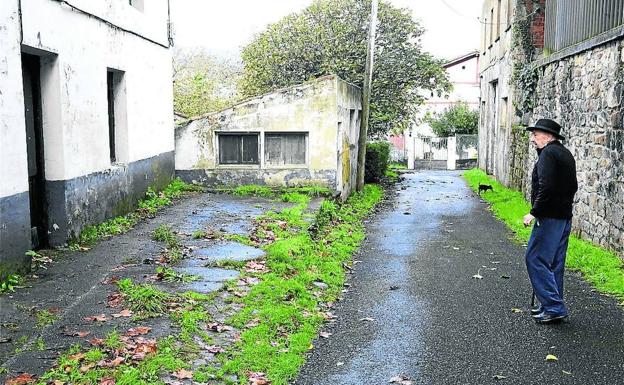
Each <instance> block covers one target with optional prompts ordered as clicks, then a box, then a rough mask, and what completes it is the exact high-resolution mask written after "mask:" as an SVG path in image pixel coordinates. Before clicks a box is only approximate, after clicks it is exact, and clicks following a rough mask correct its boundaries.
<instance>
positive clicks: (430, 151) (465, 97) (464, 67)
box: [404, 51, 479, 168]
mask: <svg viewBox="0 0 624 385" xmlns="http://www.w3.org/2000/svg"><path fill="white" fill-rule="evenodd" d="M444 68H445V69H446V72H447V74H448V77H449V80H450V82H451V84H452V85H453V90H452V91H451V92H450V94H449V95H448V96H446V97H445V96H437V95H435V94H434V93H433V92H432V93H431V94H430V95H426V97H427V101H426V102H425V103H424V105H423V106H422V108H421V113H420V119H422V118H423V117H425V116H426V115H427V114H435V113H441V112H443V111H444V110H445V109H447V108H449V107H451V106H453V105H456V104H458V103H464V104H467V105H468V106H469V107H470V108H472V109H475V110H476V109H478V108H479V52H478V51H473V52H470V53H467V54H465V55H462V56H460V57H458V58H455V59H453V60H450V61H448V62H447V63H446V64H444ZM420 119H419V120H420ZM404 137H405V151H406V152H407V160H408V167H409V168H417V165H415V163H417V161H418V160H424V159H426V160H435V159H438V160H440V161H441V162H442V164H444V161H445V160H447V159H446V157H447V144H446V142H445V140H446V139H444V140H440V138H436V135H435V134H434V133H433V130H432V129H431V126H429V124H428V123H427V122H424V121H421V122H420V124H418V125H416V126H414V127H413V128H412V129H411V130H409V131H408V132H406V133H405V134H404ZM437 142H440V143H439V144H438V145H436V143H437ZM475 157H476V152H475ZM444 167H446V165H444Z"/></svg>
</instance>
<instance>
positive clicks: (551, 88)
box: [527, 39, 624, 256]
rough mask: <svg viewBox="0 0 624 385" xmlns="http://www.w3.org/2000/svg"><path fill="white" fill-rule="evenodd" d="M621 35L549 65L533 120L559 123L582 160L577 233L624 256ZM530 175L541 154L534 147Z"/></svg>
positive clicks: (541, 81) (542, 72) (544, 71)
mask: <svg viewBox="0 0 624 385" xmlns="http://www.w3.org/2000/svg"><path fill="white" fill-rule="evenodd" d="M622 43H623V41H622V40H621V39H618V40H615V41H612V42H609V43H607V44H604V45H600V46H597V47H594V48H592V49H589V50H586V51H583V52H581V53H578V54H576V55H573V56H569V57H566V58H563V59H561V60H558V61H553V62H551V63H546V64H544V65H543V66H542V67H541V69H540V71H539V72H540V79H539V83H538V87H537V103H536V108H535V110H534V111H533V117H532V119H531V120H532V122H533V121H535V120H537V119H539V118H542V117H545V118H552V119H555V120H556V121H558V122H559V123H560V124H561V125H562V127H563V132H564V135H565V136H566V137H567V140H566V141H565V142H564V144H565V145H566V146H567V147H568V148H569V149H570V151H571V152H572V154H573V155H574V157H575V158H576V162H577V174H578V180H579V191H578V193H577V195H576V200H575V207H574V223H573V229H574V230H573V231H574V232H575V233H576V234H577V235H580V236H581V237H583V238H584V239H588V240H591V241H593V242H595V243H597V244H600V245H602V246H605V247H608V248H611V249H613V250H615V251H617V252H618V253H619V254H620V256H622V255H624V128H623V124H622V118H623V114H622V96H623V94H622V92H623V87H622V82H623V81H624V50H623V44H622ZM529 158H530V160H529V161H528V162H527V173H528V172H530V169H531V168H532V167H533V164H534V161H535V152H534V151H529Z"/></svg>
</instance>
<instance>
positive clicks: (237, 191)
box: [223, 184, 331, 202]
mask: <svg viewBox="0 0 624 385" xmlns="http://www.w3.org/2000/svg"><path fill="white" fill-rule="evenodd" d="M223 191H224V192H230V193H232V194H234V195H241V196H259V197H264V198H279V199H280V200H282V201H284V202H292V200H289V196H290V195H293V194H296V195H302V196H307V197H310V198H312V197H321V196H330V195H331V191H330V190H329V189H328V188H327V187H323V186H301V187H268V186H259V185H253V184H250V185H244V186H238V187H235V188H232V189H228V188H225V189H223Z"/></svg>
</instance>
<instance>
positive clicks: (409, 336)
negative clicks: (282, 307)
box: [296, 171, 624, 385]
mask: <svg viewBox="0 0 624 385" xmlns="http://www.w3.org/2000/svg"><path fill="white" fill-rule="evenodd" d="M405 176H406V179H405V180H404V181H403V182H401V184H400V185H399V186H398V187H397V194H396V197H395V198H394V199H393V201H394V203H393V204H390V205H388V206H387V207H386V208H385V209H383V210H382V212H381V213H380V214H378V215H377V216H376V217H375V218H374V219H372V220H371V223H369V226H368V229H369V230H368V237H367V240H366V241H365V243H364V245H363V247H362V251H361V253H360V254H359V255H358V256H356V258H355V259H356V260H359V261H360V262H359V263H357V264H356V265H355V268H354V271H353V274H352V275H351V276H350V278H349V284H350V286H349V287H348V290H349V292H347V293H346V294H345V298H344V300H343V301H341V302H339V305H338V307H337V309H336V315H337V317H338V318H337V321H336V322H334V323H331V324H328V325H327V327H326V328H325V331H328V332H331V333H332V335H331V336H330V337H329V338H327V339H320V340H319V341H316V342H315V344H314V345H315V348H314V349H313V350H312V351H311V353H310V357H309V359H308V362H307V364H306V365H305V366H304V367H303V369H302V371H301V374H300V376H299V378H298V379H297V381H296V384H298V385H308V384H309V385H312V384H314V385H323V384H327V385H342V384H344V385H347V384H353V385H362V384H387V383H388V381H389V380H390V379H391V378H392V377H394V376H396V375H399V374H402V375H404V376H405V378H409V379H410V380H411V381H413V384H445V385H447V384H453V385H458V384H471V385H472V384H490V383H500V384H583V385H590V384H613V385H615V384H624V310H623V309H622V307H621V306H618V304H617V301H616V300H615V299H614V298H610V297H607V296H604V295H601V294H599V293H596V292H595V291H594V290H593V289H592V287H591V286H590V285H589V284H587V283H586V282H585V281H583V280H582V278H581V277H580V275H579V274H578V273H575V272H566V280H565V285H566V301H567V305H568V307H569V310H570V315H571V317H570V319H569V321H568V322H566V323H563V324H560V325H537V324H535V323H534V322H533V321H532V319H531V318H530V314H529V312H528V307H529V301H530V295H531V289H530V285H529V283H528V279H527V275H526V270H525V266H524V247H523V245H520V244H518V243H516V242H514V241H513V240H511V234H510V233H509V232H508V230H507V228H506V227H505V225H504V224H503V223H501V222H499V221H498V220H496V219H495V218H493V216H492V214H491V213H490V212H489V211H488V210H487V206H486V205H485V204H484V203H483V202H482V201H481V200H480V199H479V198H478V197H477V196H475V195H474V194H473V193H472V191H471V190H470V189H469V188H468V187H467V186H466V184H465V182H464V181H463V179H462V178H461V176H460V173H458V172H447V171H422V172H416V173H413V174H405ZM477 274H478V275H480V276H482V277H483V278H482V279H477V278H473V276H474V275H477ZM513 308H517V309H521V310H522V312H514V311H512V309H513ZM548 354H552V355H555V356H556V357H557V358H558V361H556V362H549V361H546V356H547V355H548ZM495 376H499V377H498V379H497V378H495Z"/></svg>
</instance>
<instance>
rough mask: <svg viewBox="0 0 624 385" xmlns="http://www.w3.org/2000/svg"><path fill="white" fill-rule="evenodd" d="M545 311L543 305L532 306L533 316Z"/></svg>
mask: <svg viewBox="0 0 624 385" xmlns="http://www.w3.org/2000/svg"><path fill="white" fill-rule="evenodd" d="M543 312H544V308H543V307H541V306H536V307H534V308H531V317H535V316H537V315H540V314H542V313H543Z"/></svg>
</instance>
